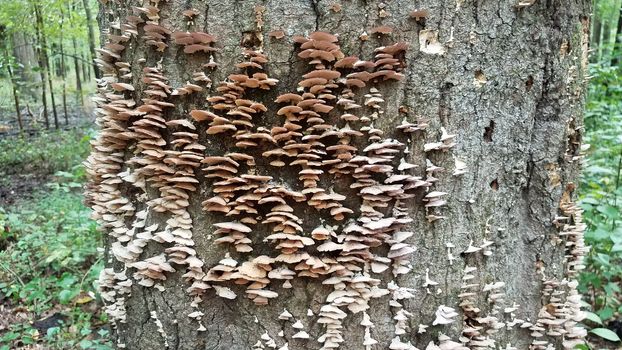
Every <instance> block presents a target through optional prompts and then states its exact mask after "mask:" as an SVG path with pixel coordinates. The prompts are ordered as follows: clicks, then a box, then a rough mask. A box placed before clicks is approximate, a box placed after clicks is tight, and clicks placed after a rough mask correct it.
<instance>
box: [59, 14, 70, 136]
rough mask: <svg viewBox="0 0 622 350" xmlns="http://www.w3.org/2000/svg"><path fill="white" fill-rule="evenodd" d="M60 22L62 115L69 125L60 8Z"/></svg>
mask: <svg viewBox="0 0 622 350" xmlns="http://www.w3.org/2000/svg"><path fill="white" fill-rule="evenodd" d="M60 11H61V22H60V44H59V49H60V73H61V77H62V78H63V113H64V114H65V125H69V115H68V113H67V67H66V66H65V51H64V50H63V23H64V21H65V15H64V11H63V9H62V7H61V10H60Z"/></svg>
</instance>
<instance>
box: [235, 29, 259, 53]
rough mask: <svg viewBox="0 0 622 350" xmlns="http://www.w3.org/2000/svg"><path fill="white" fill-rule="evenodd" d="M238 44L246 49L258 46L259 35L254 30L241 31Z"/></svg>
mask: <svg viewBox="0 0 622 350" xmlns="http://www.w3.org/2000/svg"><path fill="white" fill-rule="evenodd" d="M240 45H242V47H245V48H247V49H252V48H253V47H258V46H260V45H261V42H260V41H259V36H258V35H257V33H256V32H253V31H248V32H244V33H242V42H241V43H240Z"/></svg>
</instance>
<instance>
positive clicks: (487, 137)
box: [484, 120, 495, 142]
mask: <svg viewBox="0 0 622 350" xmlns="http://www.w3.org/2000/svg"><path fill="white" fill-rule="evenodd" d="M494 131H495V122H494V121H493V120H491V121H490V124H488V126H487V127H485V128H484V141H486V142H492V133H493V132H494Z"/></svg>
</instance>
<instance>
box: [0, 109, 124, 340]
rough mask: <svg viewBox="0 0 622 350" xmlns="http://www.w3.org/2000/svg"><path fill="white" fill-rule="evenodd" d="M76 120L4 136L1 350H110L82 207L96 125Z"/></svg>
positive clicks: (94, 246)
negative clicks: (85, 165) (57, 127)
mask: <svg viewBox="0 0 622 350" xmlns="http://www.w3.org/2000/svg"><path fill="white" fill-rule="evenodd" d="M75 119H76V120H75V121H72V123H70V124H69V127H65V128H61V129H60V130H52V131H43V130H40V129H39V130H36V131H35V132H30V133H29V134H30V135H29V136H24V137H19V136H16V135H8V134H4V135H3V134H2V133H0V350H8V349H99V350H108V349H112V347H111V345H110V343H109V340H108V338H109V337H108V335H109V329H108V325H107V322H106V316H105V314H104V313H103V312H102V310H101V307H102V304H101V301H100V300H99V299H98V298H97V294H96V289H95V285H94V282H95V280H96V279H97V276H98V275H99V271H100V270H101V268H102V266H103V263H102V261H101V252H100V251H99V250H98V247H99V246H101V235H100V233H99V231H97V229H96V225H95V223H94V222H93V221H92V220H90V219H89V210H88V208H86V207H85V206H84V204H83V203H82V187H83V183H84V181H85V173H84V168H83V166H82V165H81V162H82V161H83V159H84V158H85V157H86V155H87V154H88V151H89V141H90V139H91V135H92V133H93V132H94V131H93V130H92V126H93V124H92V122H90V121H85V120H84V119H82V120H78V119H77V118H75ZM70 120H71V119H70Z"/></svg>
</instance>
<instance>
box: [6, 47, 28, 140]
mask: <svg viewBox="0 0 622 350" xmlns="http://www.w3.org/2000/svg"><path fill="white" fill-rule="evenodd" d="M5 54H6V57H7V61H8V62H7V63H6V69H7V73H8V74H9V81H10V82H11V91H12V92H13V103H14V105H15V117H16V119H17V126H18V127H19V132H20V133H21V132H22V131H23V130H24V123H23V122H22V112H21V108H20V106H19V92H18V89H17V79H16V77H15V73H14V72H13V62H12V59H9V57H11V56H10V54H9V52H8V50H7V52H6V53H5Z"/></svg>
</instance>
